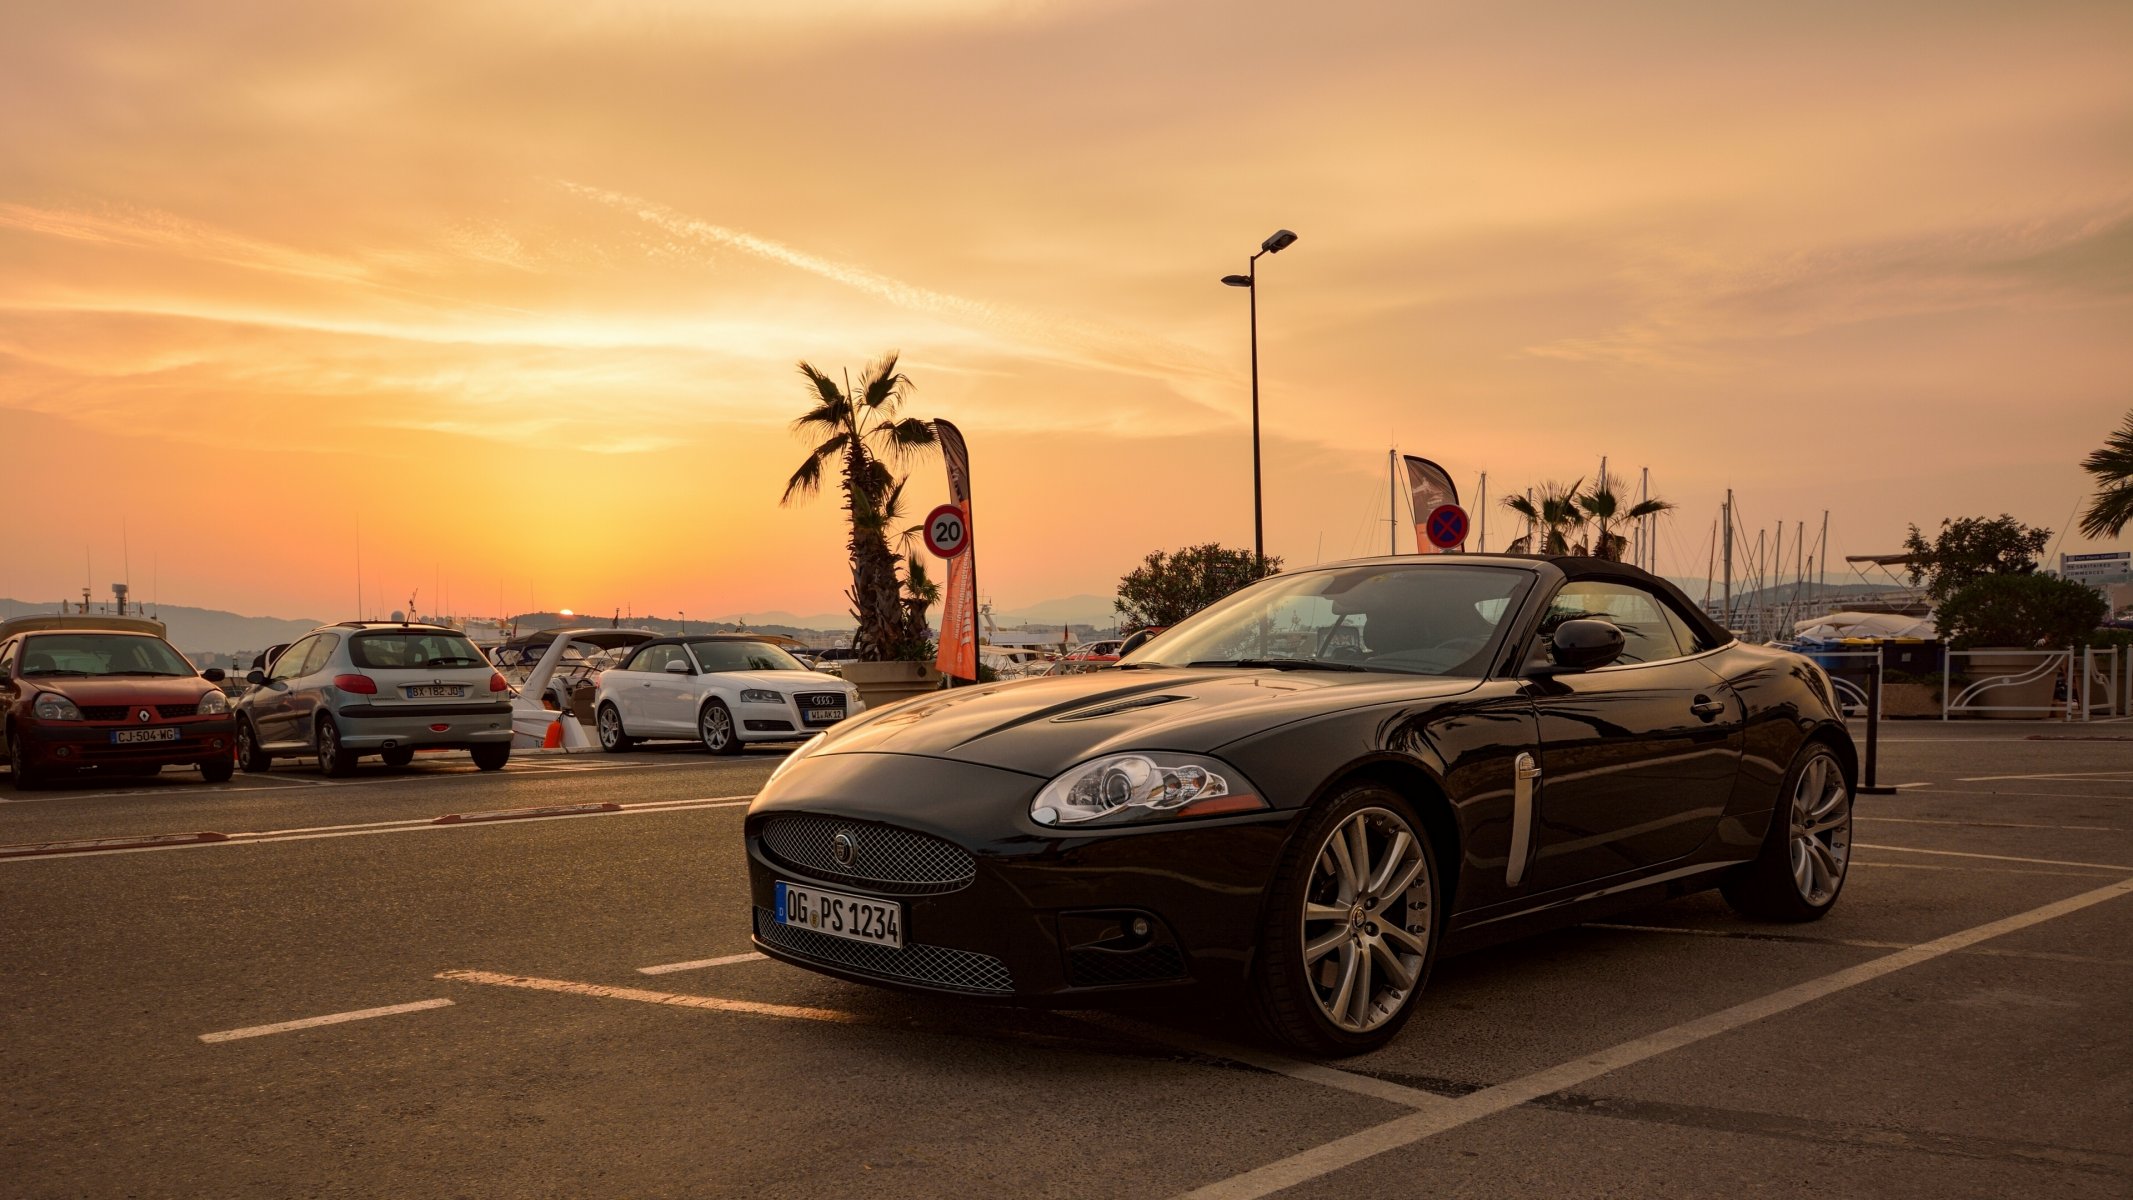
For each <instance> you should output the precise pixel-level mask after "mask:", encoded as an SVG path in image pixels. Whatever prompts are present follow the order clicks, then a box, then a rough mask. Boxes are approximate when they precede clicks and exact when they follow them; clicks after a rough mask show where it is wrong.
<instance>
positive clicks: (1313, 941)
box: [1252, 783, 1444, 1057]
mask: <svg viewBox="0 0 2133 1200" xmlns="http://www.w3.org/2000/svg"><path fill="white" fill-rule="evenodd" d="M1358 853H1360V856H1361V858H1360V861H1358V860H1357V855H1358ZM1348 864H1353V865H1352V866H1351V865H1348ZM1441 888H1442V883H1441V877H1440V873H1439V870H1438V866H1437V855H1436V848H1435V847H1434V846H1432V845H1431V843H1430V840H1429V831H1428V830H1426V829H1425V828H1423V825H1422V822H1421V821H1420V820H1419V819H1418V818H1417V817H1416V816H1415V812H1414V808H1413V807H1412V806H1411V805H1409V804H1408V802H1407V800H1406V799H1405V798H1404V797H1402V796H1401V795H1400V794H1399V793H1398V792H1395V791H1393V790H1392V789H1390V788H1387V787H1384V786H1382V785H1379V784H1367V783H1366V784H1361V785H1358V786H1355V787H1351V788H1348V789H1346V790H1345V791H1342V792H1341V793H1339V794H1338V795H1336V796H1334V797H1333V798H1332V799H1330V800H1328V801H1326V802H1325V803H1324V804H1322V805H1321V806H1320V807H1319V808H1318V809H1317V810H1316V811H1314V812H1312V813H1311V814H1310V815H1309V817H1308V818H1307V819H1306V820H1305V821H1304V823H1303V828H1302V829H1301V830H1299V831H1298V832H1297V834H1296V836H1295V837H1294V838H1292V839H1291V840H1290V842H1289V847H1288V849H1287V850H1286V851H1284V852H1283V855H1282V861H1281V865H1280V867H1279V868H1278V869H1277V870H1276V871H1275V875H1274V882H1273V885H1272V886H1271V887H1270V888H1269V889H1268V892H1267V906H1266V916H1265V919H1264V921H1263V923H1262V925H1261V928H1260V933H1259V950H1258V962H1257V966H1256V968H1255V970H1254V972H1253V979H1252V995H1253V1000H1254V1002H1255V1003H1254V1008H1255V1010H1256V1012H1257V1015H1258V1017H1259V1021H1260V1024H1261V1026H1262V1027H1263V1028H1264V1029H1265V1030H1266V1031H1267V1032H1268V1033H1269V1034H1271V1035H1272V1036H1273V1037H1274V1038H1275V1039H1276V1040H1278V1041H1279V1042H1281V1043H1282V1044H1283V1045H1285V1046H1288V1047H1290V1048H1292V1049H1295V1050H1300V1051H1302V1052H1304V1053H1306V1054H1313V1055H1323V1056H1327V1057H1341V1056H1346V1055H1350V1054H1361V1053H1364V1052H1366V1051H1370V1050H1375V1049H1377V1048H1378V1047H1380V1046H1383V1045H1385V1044H1386V1043H1387V1042H1389V1041H1391V1040H1392V1039H1393V1038H1394V1037H1396V1036H1398V1035H1399V1032H1400V1029H1401V1027H1402V1026H1404V1025H1406V1023H1407V1019H1408V1018H1409V1017H1410V1016H1412V1015H1413V1013H1414V1010H1415V997H1416V995H1417V994H1419V993H1420V992H1421V991H1422V988H1423V987H1424V985H1425V984H1427V983H1428V981H1429V972H1430V968H1431V966H1433V965H1434V964H1435V962H1436V959H1437V943H1438V942H1439V941H1440V940H1441V938H1442V932H1443V928H1444V899H1443V896H1442V894H1441ZM1387 918H1390V919H1387Z"/></svg>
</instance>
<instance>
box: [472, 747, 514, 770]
mask: <svg viewBox="0 0 2133 1200" xmlns="http://www.w3.org/2000/svg"><path fill="white" fill-rule="evenodd" d="M473 753H474V765H475V767H477V768H479V769H480V770H483V771H501V770H503V769H504V764H505V763H508V762H510V761H511V745H510V743H508V742H505V743H502V744H500V745H494V746H476V747H474V751H473Z"/></svg>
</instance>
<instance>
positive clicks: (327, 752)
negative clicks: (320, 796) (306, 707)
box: [318, 717, 356, 779]
mask: <svg viewBox="0 0 2133 1200" xmlns="http://www.w3.org/2000/svg"><path fill="white" fill-rule="evenodd" d="M355 765H356V756H355V751H353V750H350V749H348V748H347V747H346V746H343V745H341V729H340V726H338V725H335V724H334V723H333V718H332V717H320V718H319V722H318V769H319V770H321V771H323V772H325V773H326V775H327V777H329V778H332V779H339V778H341V777H343V776H346V775H350V774H353V773H354V772H355Z"/></svg>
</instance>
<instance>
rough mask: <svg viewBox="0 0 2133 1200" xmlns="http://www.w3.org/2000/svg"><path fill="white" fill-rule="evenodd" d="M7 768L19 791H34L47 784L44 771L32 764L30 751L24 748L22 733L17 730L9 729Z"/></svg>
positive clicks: (12, 781) (11, 780)
mask: <svg viewBox="0 0 2133 1200" xmlns="http://www.w3.org/2000/svg"><path fill="white" fill-rule="evenodd" d="M7 769H8V772H9V774H10V775H11V776H12V777H13V778H11V779H10V780H9V782H11V783H13V784H14V785H15V790H16V791H18V792H34V791H36V790H37V789H39V788H41V787H43V786H44V785H45V782H46V780H45V776H44V772H42V771H40V770H38V769H37V768H36V767H33V766H31V765H30V756H29V752H28V751H26V750H24V749H23V748H22V734H21V733H20V732H19V731H16V730H10V731H8V737H7Z"/></svg>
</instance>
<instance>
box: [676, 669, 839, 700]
mask: <svg viewBox="0 0 2133 1200" xmlns="http://www.w3.org/2000/svg"><path fill="white" fill-rule="evenodd" d="M711 678H713V679H716V680H718V681H719V682H721V683H730V684H731V685H732V686H734V687H743V688H768V689H770V690H772V691H776V692H782V693H784V694H785V695H788V696H790V695H793V694H794V693H796V692H849V691H851V690H852V685H851V684H849V683H846V682H845V681H844V680H842V679H839V678H837V677H836V676H835V675H824V674H823V673H822V672H820V671H714V672H712V674H711Z"/></svg>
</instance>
